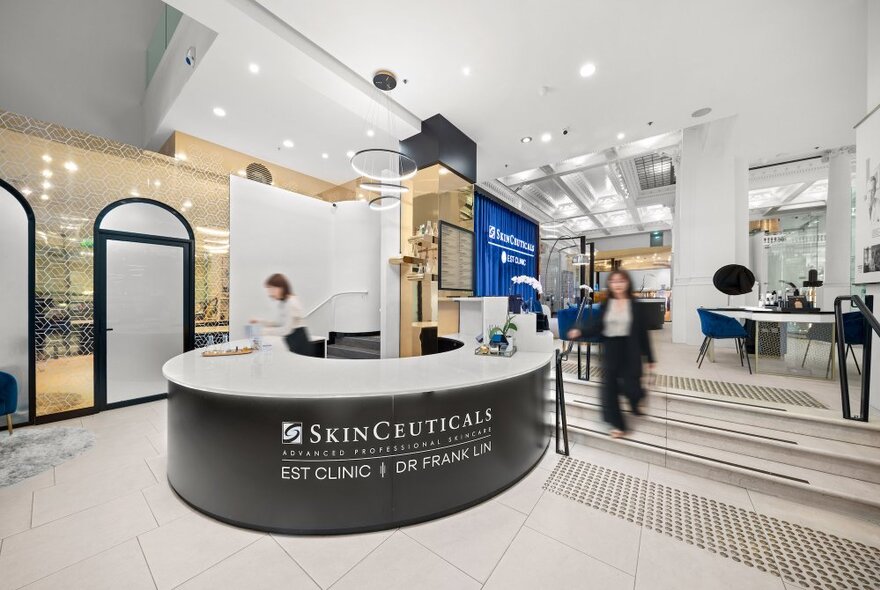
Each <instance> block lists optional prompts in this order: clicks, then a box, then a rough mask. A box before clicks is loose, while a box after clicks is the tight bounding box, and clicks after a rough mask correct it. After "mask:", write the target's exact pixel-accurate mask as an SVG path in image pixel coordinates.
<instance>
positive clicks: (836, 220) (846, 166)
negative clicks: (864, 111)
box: [818, 148, 852, 311]
mask: <svg viewBox="0 0 880 590" xmlns="http://www.w3.org/2000/svg"><path fill="white" fill-rule="evenodd" d="M851 247H852V155H851V154H850V151H849V149H848V148H843V149H839V150H834V151H833V152H831V153H830V154H829V159H828V200H827V201H826V204H825V279H824V280H825V285H824V286H823V288H822V289H821V293H822V296H821V299H820V300H819V301H818V303H819V305H820V306H821V308H822V309H823V310H825V311H830V310H831V309H832V306H833V305H834V298H835V297H837V296H838V295H849V293H850V263H851V252H850V250H851Z"/></svg>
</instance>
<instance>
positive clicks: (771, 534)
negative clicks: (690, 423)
mask: <svg viewBox="0 0 880 590" xmlns="http://www.w3.org/2000/svg"><path fill="white" fill-rule="evenodd" d="M544 489H545V490H547V491H548V492H552V493H554V494H558V495H560V496H563V497H565V498H568V499H570V500H573V501H575V502H579V503H581V504H583V505H584V506H586V507H589V508H593V509H596V510H601V511H602V512H605V513H607V514H610V515H612V516H616V517H618V518H622V519H625V520H626V521H628V522H631V523H634V524H636V525H638V526H643V527H644V528H645V529H647V530H648V531H653V532H654V533H656V534H660V535H666V536H667V537H670V538H673V539H675V540H676V541H681V542H682V543H687V544H688V545H693V546H695V547H697V548H699V549H703V550H705V551H709V552H710V553H714V554H716V555H719V556H721V557H724V558H727V559H732V560H733V561H736V562H737V563H741V564H743V565H746V566H748V567H753V568H756V569H758V570H760V571H762V572H766V573H769V574H772V575H774V576H778V577H780V578H782V579H783V580H784V581H786V582H789V583H792V584H797V585H798V586H800V587H802V588H808V589H813V588H817V589H818V588H821V589H829V590H851V589H853V588H865V589H868V588H880V549H878V548H877V547H871V546H868V545H865V544H864V543H860V542H857V541H852V540H849V539H845V538H841V537H838V536H836V535H831V534H828V533H825V532H823V531H819V530H814V529H811V528H809V527H805V526H801V525H798V524H794V523H790V522H786V521H784V520H780V519H778V518H773V517H771V516H767V515H764V514H758V513H757V512H752V511H749V510H745V509H743V508H739V507H737V506H732V505H730V504H725V503H724V502H718V501H716V500H713V499H711V498H705V497H703V496H699V495H697V494H693V493H690V492H686V491H683V490H679V489H676V488H673V487H670V486H666V485H663V484H659V483H655V482H652V481H648V480H646V479H642V478H639V477H634V476H632V475H627V474H625V473H621V472H619V471H615V470H613V469H608V468H606V467H601V466H599V465H594V464H592V463H588V462H586V461H582V460H579V459H573V458H571V457H561V458H560V459H559V462H558V463H557V464H556V467H555V468H554V469H553V472H552V473H551V474H550V476H549V478H548V479H547V481H546V483H545V484H544Z"/></svg>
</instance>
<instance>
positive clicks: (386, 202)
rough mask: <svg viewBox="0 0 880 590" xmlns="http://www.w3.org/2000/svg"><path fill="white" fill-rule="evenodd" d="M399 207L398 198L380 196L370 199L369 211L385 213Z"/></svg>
mask: <svg viewBox="0 0 880 590" xmlns="http://www.w3.org/2000/svg"><path fill="white" fill-rule="evenodd" d="M399 206H400V197H397V196H395V195H382V196H379V197H375V198H373V199H370V209H372V210H373V211H386V210H388V209H394V208H395V207H399Z"/></svg>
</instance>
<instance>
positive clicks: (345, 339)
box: [335, 336, 382, 352]
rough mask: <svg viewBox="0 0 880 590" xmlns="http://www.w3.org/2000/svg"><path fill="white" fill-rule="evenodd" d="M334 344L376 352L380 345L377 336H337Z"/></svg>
mask: <svg viewBox="0 0 880 590" xmlns="http://www.w3.org/2000/svg"><path fill="white" fill-rule="evenodd" d="M335 344H340V345H342V346H349V347H351V348H363V349H364V350H375V351H376V352H378V351H379V349H380V348H381V346H382V343H381V340H380V337H379V336H337V337H336V342H335Z"/></svg>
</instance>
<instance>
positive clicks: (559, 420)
mask: <svg viewBox="0 0 880 590" xmlns="http://www.w3.org/2000/svg"><path fill="white" fill-rule="evenodd" d="M560 431H561V432H562V448H561V449H560V448H559V442H560V441H559V433H560ZM556 452H557V453H558V454H560V455H565V456H568V453H569V449H568V417H567V416H566V413H565V382H564V381H563V379H562V354H561V353H560V352H559V350H557V351H556Z"/></svg>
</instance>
